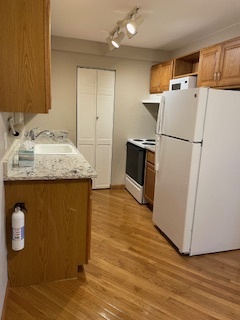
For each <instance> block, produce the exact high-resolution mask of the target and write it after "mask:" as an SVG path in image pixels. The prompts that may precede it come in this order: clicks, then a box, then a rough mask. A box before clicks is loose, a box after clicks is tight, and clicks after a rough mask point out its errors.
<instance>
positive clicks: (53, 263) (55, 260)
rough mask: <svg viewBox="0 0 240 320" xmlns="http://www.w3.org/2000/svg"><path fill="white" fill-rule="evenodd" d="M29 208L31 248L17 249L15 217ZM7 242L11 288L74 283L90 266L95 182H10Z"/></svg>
mask: <svg viewBox="0 0 240 320" xmlns="http://www.w3.org/2000/svg"><path fill="white" fill-rule="evenodd" d="M18 202H24V203H25V207H26V209H27V212H26V214H25V247H24V248H23V249H22V250H20V251H13V250H12V247H11V241H12V240H11V216H12V212H13V210H14V205H15V203H18ZM5 203H6V236H7V241H6V242H7V249H8V276H9V281H10V285H11V286H12V287H15V286H25V285H30V284H36V283H41V282H48V281H53V280H60V279H67V278H74V277H76V276H77V273H78V270H79V267H80V266H81V265H83V264H85V263H87V262H88V258H89V252H90V228H91V179H82V180H53V181H6V182H5Z"/></svg>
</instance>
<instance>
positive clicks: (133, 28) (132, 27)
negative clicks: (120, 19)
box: [126, 16, 144, 39]
mask: <svg viewBox="0 0 240 320" xmlns="http://www.w3.org/2000/svg"><path fill="white" fill-rule="evenodd" d="M143 21H144V19H143V17H142V16H139V17H137V18H136V19H135V20H131V21H129V22H128V23H127V24H126V29H127V36H128V38H129V39H130V38H132V37H133V36H134V35H135V34H137V33H138V26H139V25H140V24H141V23H142V22H143Z"/></svg>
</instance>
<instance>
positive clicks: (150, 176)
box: [144, 150, 155, 205]
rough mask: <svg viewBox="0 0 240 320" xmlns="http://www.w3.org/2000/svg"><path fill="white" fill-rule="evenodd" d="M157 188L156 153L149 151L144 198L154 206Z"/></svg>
mask: <svg viewBox="0 0 240 320" xmlns="http://www.w3.org/2000/svg"><path fill="white" fill-rule="evenodd" d="M154 187H155V153H154V152H152V151H149V150H147V156H146V167H145V185H144V197H145V198H146V199H147V200H148V201H149V203H150V204H151V205H153V200H154Z"/></svg>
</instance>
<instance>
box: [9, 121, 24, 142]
mask: <svg viewBox="0 0 240 320" xmlns="http://www.w3.org/2000/svg"><path fill="white" fill-rule="evenodd" d="M13 127H14V130H15V131H16V133H18V134H17V135H13V134H12V130H11V129H10V136H11V138H14V139H21V138H22V137H23V136H24V132H25V127H24V125H23V124H21V123H16V124H14V125H13Z"/></svg>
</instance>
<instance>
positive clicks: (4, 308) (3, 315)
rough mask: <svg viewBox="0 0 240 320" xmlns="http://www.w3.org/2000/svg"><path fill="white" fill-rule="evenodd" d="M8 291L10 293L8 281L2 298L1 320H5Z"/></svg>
mask: <svg viewBox="0 0 240 320" xmlns="http://www.w3.org/2000/svg"><path fill="white" fill-rule="evenodd" d="M9 291H10V283H9V281H8V282H7V287H6V292H5V297H4V302H3V309H2V316H1V320H5V319H6V309H7V300H8V296H9Z"/></svg>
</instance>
